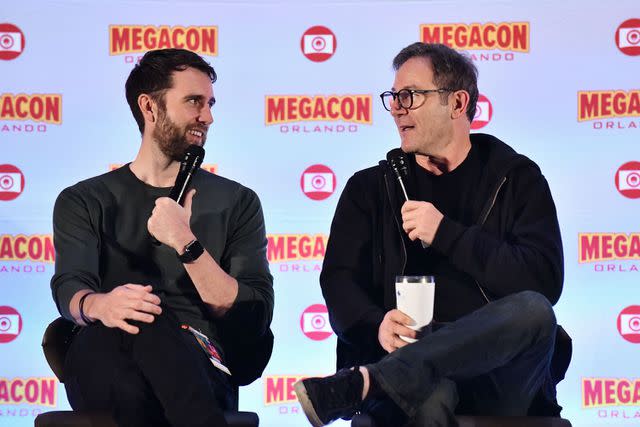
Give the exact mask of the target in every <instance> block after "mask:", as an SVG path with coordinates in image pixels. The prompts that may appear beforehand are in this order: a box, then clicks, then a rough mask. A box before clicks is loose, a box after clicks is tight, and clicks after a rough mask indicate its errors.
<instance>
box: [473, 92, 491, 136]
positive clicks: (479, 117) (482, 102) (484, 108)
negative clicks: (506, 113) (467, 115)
mask: <svg viewBox="0 0 640 427" xmlns="http://www.w3.org/2000/svg"><path fill="white" fill-rule="evenodd" d="M492 116H493V105H491V101H489V98H487V97H486V96H484V95H482V94H479V95H478V102H477V103H476V114H475V116H474V117H473V121H472V122H471V129H480V128H483V127H485V126H486V125H488V124H489V122H490V121H491V117H492Z"/></svg>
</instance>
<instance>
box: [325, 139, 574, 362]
mask: <svg viewBox="0 0 640 427" xmlns="http://www.w3.org/2000/svg"><path fill="white" fill-rule="evenodd" d="M471 143H472V144H473V145H474V147H476V148H477V149H478V150H477V152H478V154H479V158H480V161H481V163H482V164H483V173H482V177H481V179H480V180H479V182H470V183H469V185H472V186H474V187H475V188H477V192H476V193H475V194H476V195H475V197H474V200H473V203H472V206H474V208H473V218H475V220H474V223H473V224H461V223H459V222H456V221H455V220H453V219H451V218H447V217H444V219H443V220H442V222H441V224H440V226H439V228H438V230H437V232H436V235H435V238H434V240H433V242H432V245H431V248H432V249H431V250H435V251H437V252H438V253H439V254H441V255H443V256H445V257H446V259H447V261H448V265H447V266H446V268H445V272H444V273H442V274H440V275H436V277H435V279H436V302H435V319H437V320H438V321H453V320H455V319H457V318H459V317H461V316H463V315H465V314H468V313H470V312H472V311H474V310H476V309H478V308H480V307H481V306H482V305H484V304H486V302H487V300H494V299H498V298H501V297H504V296H506V295H510V294H513V293H516V292H520V291H524V290H533V291H536V292H539V293H541V294H543V295H544V296H546V297H547V298H548V299H549V301H550V302H551V303H552V304H555V303H556V302H557V301H558V298H559V297H560V293H561V290H562V282H563V254H562V241H561V238H560V229H559V226H558V220H557V215H556V209H555V205H554V203H553V199H552V197H551V193H550V191H549V186H548V184H547V181H546V180H545V178H544V176H543V175H542V173H541V172H540V169H539V168H538V166H537V165H536V164H535V163H534V162H533V161H531V160H530V159H528V158H527V157H525V156H523V155H520V154H518V153H516V152H515V151H514V150H513V149H512V148H511V147H509V146H508V145H506V144H504V143H503V142H501V141H500V140H498V139H497V138H495V137H493V136H490V135H486V134H472V135H471ZM409 163H410V164H411V165H412V167H419V166H417V164H416V163H415V157H413V156H410V162H409ZM396 182H397V181H396V179H395V177H394V175H393V172H391V171H390V169H388V168H384V167H383V166H375V167H371V168H368V169H364V170H362V171H359V172H357V173H356V174H354V175H353V177H351V178H350V179H349V181H348V182H347V185H346V187H345V189H344V191H343V192H342V195H341V197H340V201H339V202H338V206H337V208H336V212H335V216H334V218H333V223H332V225H331V235H330V238H329V242H328V245H327V251H326V255H325V259H324V264H323V268H322V273H321V275H320V284H321V286H322V292H323V295H324V298H325V300H326V303H327V307H328V310H329V316H330V320H331V325H332V327H333V330H334V331H335V332H336V334H337V335H338V348H337V365H338V368H344V367H351V366H355V365H362V364H366V363H373V362H376V361H377V360H379V359H380V358H381V357H382V356H384V355H385V354H386V352H385V351H384V350H383V349H382V347H381V346H380V344H379V342H378V338H377V336H378V327H379V325H380V323H381V322H382V319H383V317H384V315H385V313H386V312H387V311H389V310H391V309H394V308H395V307H396V301H395V276H396V275H399V274H402V273H403V269H404V266H405V265H406V248H405V243H404V242H403V238H402V233H404V231H403V230H402V228H401V224H402V220H401V218H400V213H399V209H400V206H401V204H402V198H401V195H400V194H399V191H398V187H397V183H396ZM436 208H437V206H436ZM428 273H429V272H425V274H428Z"/></svg>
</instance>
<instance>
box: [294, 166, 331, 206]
mask: <svg viewBox="0 0 640 427" xmlns="http://www.w3.org/2000/svg"><path fill="white" fill-rule="evenodd" d="M300 188H302V192H303V193H304V194H305V195H306V196H307V197H308V198H310V199H311V200H324V199H326V198H328V197H329V196H331V195H332V194H333V192H334V191H335V190H336V175H335V174H334V173H333V171H332V170H331V169H330V168H329V167H328V166H325V165H312V166H309V167H308V168H307V169H305V171H304V172H303V173H302V177H301V178H300Z"/></svg>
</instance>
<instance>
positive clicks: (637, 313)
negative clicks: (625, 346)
mask: <svg viewBox="0 0 640 427" xmlns="http://www.w3.org/2000/svg"><path fill="white" fill-rule="evenodd" d="M618 332H620V335H622V338H624V339H625V340H627V341H629V342H632V343H634V344H638V343H640V305H630V306H629V307H627V308H625V309H624V310H622V311H621V312H620V314H619V315H618Z"/></svg>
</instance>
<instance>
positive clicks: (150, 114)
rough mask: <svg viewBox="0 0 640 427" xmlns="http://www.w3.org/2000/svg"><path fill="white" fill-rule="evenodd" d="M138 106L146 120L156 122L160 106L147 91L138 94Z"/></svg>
mask: <svg viewBox="0 0 640 427" xmlns="http://www.w3.org/2000/svg"><path fill="white" fill-rule="evenodd" d="M138 108H140V111H141V112H142V117H144V121H145V122H149V123H154V122H155V121H156V120H157V118H158V106H157V104H156V102H155V101H154V100H153V99H152V98H151V97H150V96H149V95H147V94H146V93H142V94H140V96H138Z"/></svg>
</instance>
